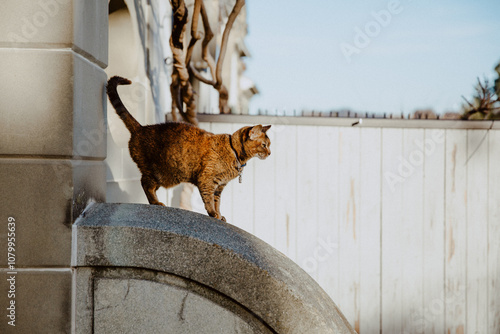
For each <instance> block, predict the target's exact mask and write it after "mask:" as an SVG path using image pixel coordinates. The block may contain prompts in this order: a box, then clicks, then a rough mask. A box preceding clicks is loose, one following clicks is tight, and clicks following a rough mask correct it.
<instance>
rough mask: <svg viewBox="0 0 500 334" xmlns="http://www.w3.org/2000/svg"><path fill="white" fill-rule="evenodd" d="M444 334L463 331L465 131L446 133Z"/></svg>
mask: <svg viewBox="0 0 500 334" xmlns="http://www.w3.org/2000/svg"><path fill="white" fill-rule="evenodd" d="M445 154H446V180H445V182H446V195H445V196H446V210H445V216H446V239H445V242H446V266H445V273H446V281H445V302H446V304H445V307H446V332H447V333H465V327H466V323H467V320H466V304H465V301H466V295H465V288H466V283H467V282H466V277H467V253H466V251H467V244H466V240H467V239H466V233H467V230H466V226H467V225H466V218H467V210H466V196H467V174H466V168H465V162H466V160H467V131H465V130H446V152H445Z"/></svg>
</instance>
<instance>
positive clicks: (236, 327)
mask: <svg viewBox="0 0 500 334" xmlns="http://www.w3.org/2000/svg"><path fill="white" fill-rule="evenodd" d="M94 333H96V334H98V333H102V334H109V333H130V334H135V333H218V334H233V333H241V334H244V333H245V334H251V333H257V332H256V331H254V329H253V328H252V327H251V326H250V325H249V324H248V323H246V322H245V321H243V319H241V318H239V317H238V316H237V315H235V314H234V313H232V312H230V311H228V310H226V309H225V308H223V307H221V306H220V305H217V304H216V303H214V302H212V301H211V300H208V299H206V298H203V297H201V296H199V295H197V294H194V293H191V292H189V291H186V290H184V289H179V288H177V287H174V286H171V285H169V284H162V283H157V282H152V281H147V280H137V279H126V278H122V279H109V278H98V279H96V280H95V281H94ZM259 333H261V332H260V331H259ZM265 333H271V332H270V331H266V332H265Z"/></svg>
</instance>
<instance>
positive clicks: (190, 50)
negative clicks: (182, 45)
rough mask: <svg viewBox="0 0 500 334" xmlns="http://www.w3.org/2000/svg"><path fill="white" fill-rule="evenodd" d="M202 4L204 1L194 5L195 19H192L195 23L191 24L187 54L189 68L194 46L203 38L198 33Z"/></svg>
mask: <svg viewBox="0 0 500 334" xmlns="http://www.w3.org/2000/svg"><path fill="white" fill-rule="evenodd" d="M202 3H203V0H195V3H194V10H193V18H192V21H193V22H192V23H191V40H190V41H189V46H188V50H187V54H186V65H187V66H189V63H190V62H191V55H192V53H193V49H194V45H195V44H196V42H197V41H198V40H199V39H200V38H201V36H200V34H199V33H198V18H199V16H200V12H201V5H202Z"/></svg>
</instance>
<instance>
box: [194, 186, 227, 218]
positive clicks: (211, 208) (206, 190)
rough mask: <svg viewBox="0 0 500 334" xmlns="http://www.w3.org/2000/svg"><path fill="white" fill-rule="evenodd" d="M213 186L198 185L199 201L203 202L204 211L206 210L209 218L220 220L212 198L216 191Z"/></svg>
mask: <svg viewBox="0 0 500 334" xmlns="http://www.w3.org/2000/svg"><path fill="white" fill-rule="evenodd" d="M216 186H217V185H215V184H209V185H207V184H203V185H199V186H198V189H199V190H200V195H201V199H202V200H203V203H204V204H205V210H207V213H208V215H209V216H210V217H214V218H217V219H221V218H222V216H221V215H220V213H218V212H217V211H216V210H215V198H214V193H215V189H216Z"/></svg>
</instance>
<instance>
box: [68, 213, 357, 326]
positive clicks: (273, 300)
mask: <svg viewBox="0 0 500 334" xmlns="http://www.w3.org/2000/svg"><path fill="white" fill-rule="evenodd" d="M72 265H73V266H75V267H132V268H134V267H135V268H145V269H150V270H155V271H160V272H164V273H169V274H174V275H177V276H179V277H182V278H185V279H189V280H192V281H194V282H197V283H199V284H202V285H204V286H207V287H209V288H211V289H214V290H215V291H218V292H219V293H220V294H222V295H225V296H227V297H228V298H230V299H232V300H234V301H236V302H237V303H238V304H240V305H242V306H243V307H245V308H246V309H248V310H250V311H251V312H253V313H254V314H255V315H256V316H257V317H259V318H260V319H262V321H263V322H264V323H265V324H266V325H267V326H269V327H270V328H272V330H273V331H275V332H277V333H355V332H354V331H353V329H352V328H351V326H350V325H349V324H348V322H347V320H346V319H345V317H344V316H343V315H342V313H341V312H340V310H339V309H338V308H337V306H336V305H335V303H334V302H333V301H332V300H331V299H330V298H329V297H328V295H327V294H326V293H325V292H324V291H323V290H322V289H321V287H319V285H318V284H317V283H316V282H315V281H314V280H313V279H312V278H311V277H310V276H309V275H307V274H306V273H305V272H304V271H303V270H302V269H301V268H299V267H298V266H297V265H296V264H295V263H294V262H293V261H291V260H290V259H288V258H287V257H286V256H284V255H283V254H281V253H280V252H278V251H277V250H275V249H274V248H272V247H270V246H269V245H268V244H266V243H264V242H263V241H262V240H260V239H258V238H256V237H254V236H252V235H251V234H248V233H246V232H245V231H242V230H240V229H239V228H237V227H235V226H233V225H230V224H227V223H223V222H221V221H218V220H216V219H213V218H210V217H207V216H205V215H201V214H197V213H193V212H189V211H184V210H180V209H174V208H164V207H156V206H150V205H139V204H93V205H92V206H90V207H89V208H88V209H87V210H86V211H85V212H84V214H83V215H82V217H80V218H79V219H78V220H77V222H76V223H75V224H74V226H73V253H72Z"/></svg>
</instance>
